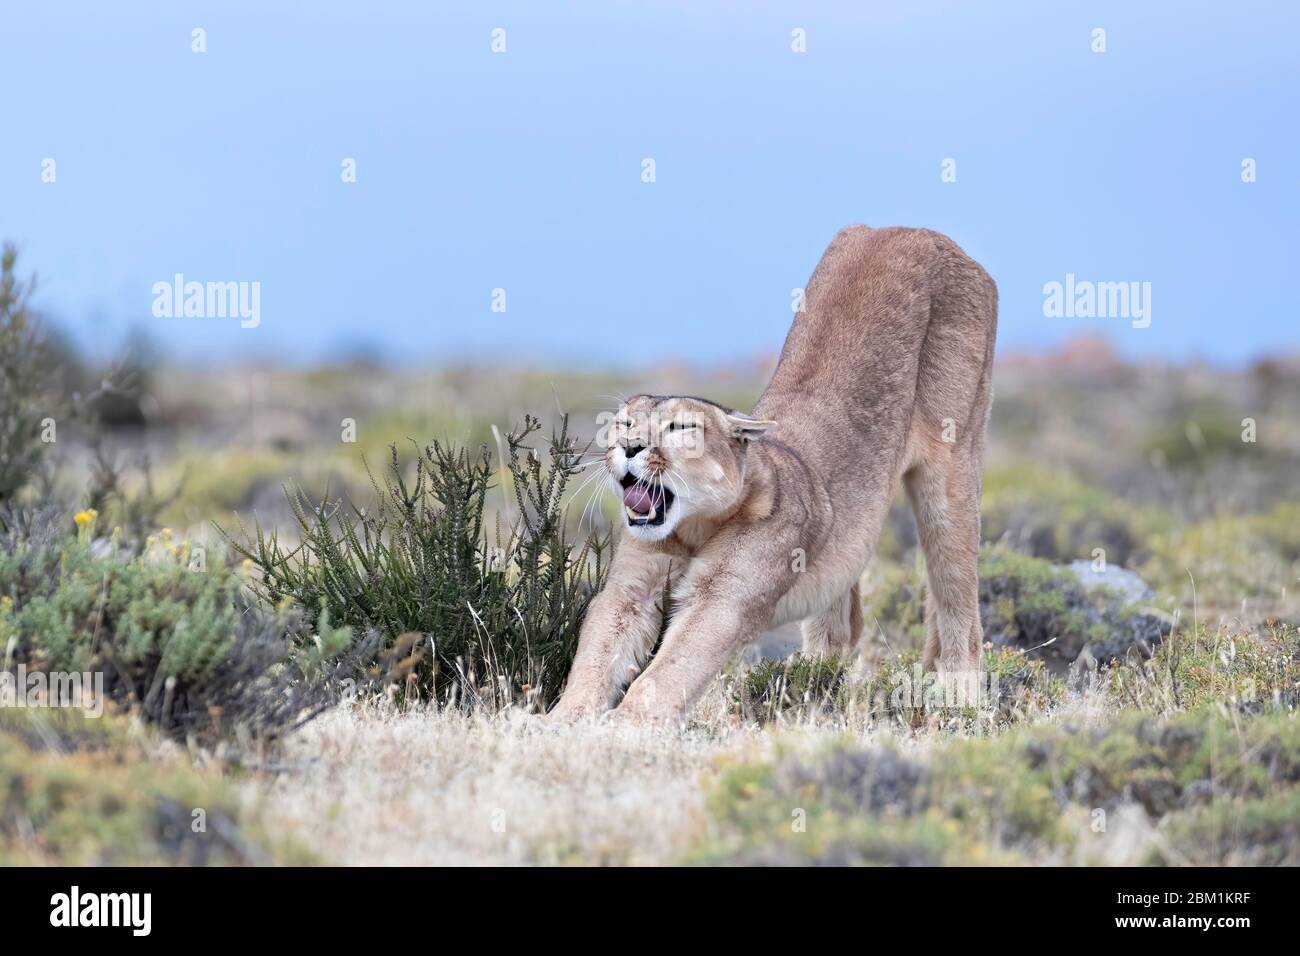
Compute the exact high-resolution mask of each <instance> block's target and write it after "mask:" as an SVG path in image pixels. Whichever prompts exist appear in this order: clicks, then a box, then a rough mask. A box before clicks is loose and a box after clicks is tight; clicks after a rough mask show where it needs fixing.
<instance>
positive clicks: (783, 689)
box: [731, 648, 1065, 729]
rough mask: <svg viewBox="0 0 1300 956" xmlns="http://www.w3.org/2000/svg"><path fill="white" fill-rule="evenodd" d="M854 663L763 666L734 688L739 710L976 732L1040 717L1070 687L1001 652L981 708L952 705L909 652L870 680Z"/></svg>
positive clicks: (748, 715)
mask: <svg viewBox="0 0 1300 956" xmlns="http://www.w3.org/2000/svg"><path fill="white" fill-rule="evenodd" d="M853 669H854V659H853V658H851V657H805V656H803V655H802V654H796V655H794V656H793V657H790V658H787V659H785V660H764V661H760V662H759V663H758V664H757V665H755V666H754V667H752V668H750V669H749V670H748V671H746V672H745V673H743V674H741V675H740V677H739V679H737V680H736V681H735V682H734V683H733V684H732V689H731V692H732V709H733V712H735V713H736V714H738V715H739V716H741V717H743V718H745V719H746V720H753V721H757V722H758V723H760V724H767V723H771V722H775V721H790V720H795V721H798V720H817V719H825V718H838V719H840V720H841V721H844V722H848V721H849V720H850V719H854V718H856V719H857V720H860V721H862V722H864V723H869V722H875V721H880V722H889V723H894V724H901V725H903V726H907V727H922V726H927V725H933V724H936V723H942V724H944V725H946V726H948V727H950V728H953V729H969V728H972V727H974V726H976V725H977V724H979V723H980V722H981V721H982V722H983V723H984V725H985V726H987V725H988V723H989V722H990V720H991V721H993V722H994V723H997V724H999V725H1000V724H1006V723H1009V722H1014V721H1023V720H1026V719H1028V718H1030V717H1032V716H1037V715H1039V714H1041V713H1043V712H1044V711H1045V710H1047V709H1048V708H1050V707H1051V706H1053V705H1055V704H1056V703H1058V702H1059V701H1060V699H1061V698H1062V697H1063V696H1064V693H1065V687H1064V684H1063V683H1062V682H1061V681H1060V680H1058V679H1056V678H1053V677H1052V676H1051V675H1050V674H1048V673H1047V670H1046V668H1045V667H1044V665H1043V662H1042V661H1041V660H1037V659H1033V658H1030V657H1029V656H1028V655H1027V654H1025V653H1024V652H1023V651H1019V650H1014V649H1011V648H999V649H996V650H989V651H986V652H985V654H984V671H985V675H986V678H987V680H988V684H987V686H986V688H985V689H984V691H982V692H988V693H995V695H996V696H995V697H988V696H986V697H985V698H984V700H983V701H982V702H981V704H980V706H978V707H976V706H969V707H961V708H957V707H953V706H951V705H950V704H949V703H948V702H946V701H945V700H944V699H943V697H942V695H941V688H940V687H939V686H938V683H937V677H936V675H935V674H933V673H923V672H922V671H921V662H920V656H919V654H918V653H917V652H915V651H904V652H903V653H901V654H898V655H896V656H893V657H889V658H886V659H885V660H882V661H878V662H877V663H876V665H875V666H874V668H873V670H872V672H871V673H870V675H869V676H867V677H860V676H855V675H854V674H853Z"/></svg>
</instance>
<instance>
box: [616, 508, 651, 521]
mask: <svg viewBox="0 0 1300 956" xmlns="http://www.w3.org/2000/svg"><path fill="white" fill-rule="evenodd" d="M623 510H624V511H626V512H627V516H628V517H629V518H631V519H632V520H633V521H643V520H644V521H654V520H655V516H656V515H658V514H659V512H658V511H657V510H656V509H654V508H651V509H650V513H649V514H642V513H641V512H639V511H633V510H632V509H631V508H629V507H628V506H627V505H624V506H623Z"/></svg>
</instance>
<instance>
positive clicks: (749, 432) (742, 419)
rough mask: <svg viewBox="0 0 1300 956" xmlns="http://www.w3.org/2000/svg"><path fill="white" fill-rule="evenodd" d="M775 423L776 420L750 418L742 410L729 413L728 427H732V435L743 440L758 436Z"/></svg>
mask: <svg viewBox="0 0 1300 956" xmlns="http://www.w3.org/2000/svg"><path fill="white" fill-rule="evenodd" d="M775 424H776V422H767V421H760V420H759V419H757V418H750V417H749V416H748V415H742V414H741V413H740V412H728V413H727V427H728V428H730V429H731V437H732V438H739V439H741V440H742V441H744V440H746V439H749V438H757V437H758V436H759V435H761V434H763V432H765V431H767V430H768V429H769V428H771V427H772V426H773V425H775Z"/></svg>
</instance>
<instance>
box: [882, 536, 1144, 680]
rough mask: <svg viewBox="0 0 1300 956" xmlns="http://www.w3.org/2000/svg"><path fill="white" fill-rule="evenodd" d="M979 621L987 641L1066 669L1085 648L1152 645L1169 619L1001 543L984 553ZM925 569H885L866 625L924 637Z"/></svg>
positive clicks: (1118, 652)
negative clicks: (1090, 585)
mask: <svg viewBox="0 0 1300 956" xmlns="http://www.w3.org/2000/svg"><path fill="white" fill-rule="evenodd" d="M978 572H979V602H980V619H981V622H982V624H983V627H984V640H985V643H986V644H992V645H993V646H994V647H1007V648H1011V649H1014V650H1021V651H1028V652H1030V653H1032V654H1033V655H1034V656H1036V657H1041V658H1042V659H1043V660H1045V661H1046V662H1047V663H1048V664H1049V665H1050V666H1051V667H1052V668H1053V669H1055V670H1057V671H1061V670H1063V669H1064V668H1065V667H1066V666H1068V665H1069V664H1070V663H1072V662H1073V661H1074V660H1076V659H1077V658H1078V657H1079V655H1080V654H1081V653H1082V652H1083V650H1084V649H1085V648H1087V649H1088V650H1089V653H1091V654H1092V655H1093V656H1094V657H1095V658H1096V659H1098V660H1109V659H1112V658H1115V657H1122V656H1123V655H1124V654H1125V653H1126V652H1127V650H1128V648H1130V647H1132V646H1135V645H1136V646H1139V647H1145V648H1150V647H1154V646H1155V645H1156V644H1158V643H1159V642H1160V640H1161V638H1162V636H1163V635H1164V634H1167V633H1168V632H1169V628H1170V622H1169V619H1168V618H1167V617H1166V616H1164V615H1160V614H1157V613H1155V612H1153V611H1149V610H1145V609H1141V608H1138V607H1136V606H1133V605H1128V604H1126V603H1125V602H1123V601H1122V600H1119V599H1118V598H1117V597H1116V596H1114V595H1111V594H1109V593H1108V592H1107V591H1105V590H1104V589H1101V588H1094V589H1088V588H1086V587H1085V586H1084V585H1083V583H1082V582H1081V581H1080V580H1079V578H1078V577H1077V576H1076V575H1075V574H1074V572H1073V571H1071V570H1070V569H1068V568H1063V567H1059V566H1057V565H1053V564H1051V563H1050V562H1047V561H1044V560H1041V559H1039V558H1034V557H1030V556H1029V555H1025V554H1021V553H1019V552H1017V551H1013V550H1011V549H1010V548H1007V547H1003V546H998V545H985V546H984V547H982V548H981V549H980V555H979V564H978ZM924 611H925V601H924V570H923V567H922V566H916V567H912V568H897V569H893V570H886V571H885V572H884V573H883V574H882V576H881V577H880V579H879V582H878V584H877V585H876V586H875V587H873V589H872V590H871V593H870V594H869V597H868V607H867V614H866V620H868V621H870V622H871V623H872V625H873V626H877V625H878V626H879V627H880V628H882V629H883V630H884V632H885V634H886V635H887V636H888V637H889V639H890V641H891V642H892V641H894V640H895V638H899V639H901V641H902V643H903V645H904V646H908V647H911V648H913V649H915V650H918V651H919V650H920V648H921V646H922V643H923V638H924V633H925V629H924V624H923V621H924Z"/></svg>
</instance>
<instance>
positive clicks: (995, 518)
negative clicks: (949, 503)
mask: <svg viewBox="0 0 1300 956" xmlns="http://www.w3.org/2000/svg"><path fill="white" fill-rule="evenodd" d="M980 510H981V516H982V518H981V522H982V524H981V532H982V534H983V537H984V540H985V541H987V542H1002V543H1005V544H1007V545H1009V546H1011V547H1013V548H1015V549H1017V550H1020V551H1023V552H1025V553H1027V554H1031V555H1033V556H1034V557H1038V558H1046V559H1047V560H1050V561H1058V562H1068V561H1073V560H1081V559H1087V560H1092V557H1093V550H1094V549H1095V548H1103V549H1105V552H1106V560H1107V561H1108V562H1110V563H1112V564H1119V565H1122V566H1128V565H1130V564H1131V563H1133V562H1135V561H1137V560H1139V559H1140V558H1141V556H1142V555H1143V554H1144V553H1145V550H1146V543H1147V539H1148V537H1149V536H1150V535H1151V534H1152V533H1153V532H1155V531H1157V530H1159V529H1161V528H1163V527H1166V526H1167V524H1168V516H1167V515H1165V514H1164V513H1163V512H1162V511H1161V510H1160V509H1159V508H1156V507H1154V506H1152V505H1145V506H1141V507H1139V506H1137V505H1134V504H1131V503H1130V502H1128V501H1125V500H1124V499H1123V498H1120V497H1118V496H1116V495H1114V494H1112V493H1111V492H1108V491H1106V490H1104V489H1101V488H1096V487H1094V486H1092V485H1088V484H1085V483H1084V482H1081V481H1079V480H1078V479H1077V478H1074V477H1073V476H1071V475H1068V474H1064V473H1061V472H1055V471H1049V470H1046V469H1042V468H1035V467H1028V468H1015V469H1009V468H1003V469H990V470H989V471H988V472H987V473H986V475H985V477H984V494H983V500H982V503H981V509H980Z"/></svg>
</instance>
